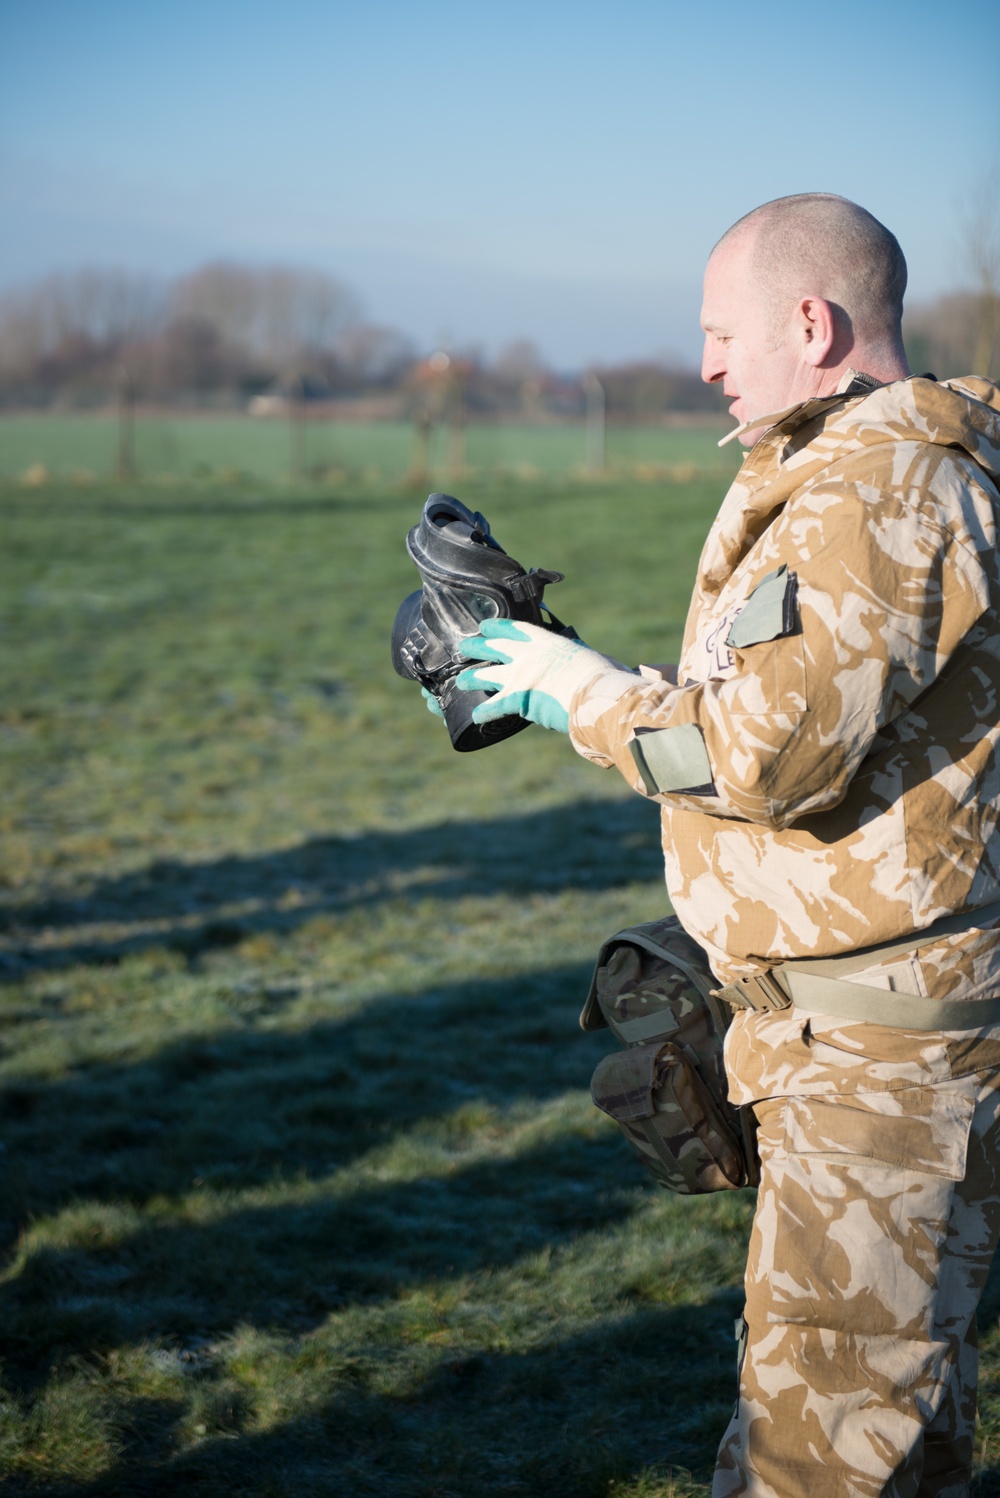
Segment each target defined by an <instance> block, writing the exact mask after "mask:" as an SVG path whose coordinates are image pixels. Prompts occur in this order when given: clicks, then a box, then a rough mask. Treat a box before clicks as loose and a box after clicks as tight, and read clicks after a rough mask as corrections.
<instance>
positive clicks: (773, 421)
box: [719, 369, 881, 447]
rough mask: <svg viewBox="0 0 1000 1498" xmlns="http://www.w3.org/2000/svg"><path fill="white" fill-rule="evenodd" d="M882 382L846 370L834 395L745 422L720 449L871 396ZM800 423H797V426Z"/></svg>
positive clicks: (724, 441)
mask: <svg viewBox="0 0 1000 1498" xmlns="http://www.w3.org/2000/svg"><path fill="white" fill-rule="evenodd" d="M880 385H881V381H879V380H876V379H875V378H874V377H873V376H872V375H868V374H862V373H861V371H860V370H858V369H845V371H844V374H843V378H842V379H841V381H840V384H839V385H838V386H837V388H836V390H835V391H834V393H833V394H832V395H817V396H813V397H812V399H811V400H807V401H796V402H795V404H794V406H785V408H784V410H782V411H770V412H768V413H767V415H765V416H754V417H752V418H751V419H750V420H749V421H744V422H743V423H742V424H741V425H740V426H738V427H734V428H733V430H732V431H731V432H727V433H726V435H725V436H724V437H723V438H722V440H721V441H720V442H719V446H720V447H725V446H726V444H727V443H728V442H734V441H735V440H736V438H737V437H740V436H742V434H743V433H744V432H752V431H754V430H755V429H756V428H757V427H767V428H768V429H770V428H771V427H776V426H778V425H779V424H780V423H781V422H784V421H787V420H788V418H789V417H790V416H794V415H795V414H796V413H800V421H808V419H809V417H810V416H815V415H816V413H817V412H818V411H825V410H826V408H827V407H828V406H829V405H830V404H831V403H832V402H833V401H839V400H845V399H849V398H851V397H853V396H856V395H870V394H871V392H872V391H873V390H878V389H879V388H880ZM798 424H799V423H798V422H796V425H798Z"/></svg>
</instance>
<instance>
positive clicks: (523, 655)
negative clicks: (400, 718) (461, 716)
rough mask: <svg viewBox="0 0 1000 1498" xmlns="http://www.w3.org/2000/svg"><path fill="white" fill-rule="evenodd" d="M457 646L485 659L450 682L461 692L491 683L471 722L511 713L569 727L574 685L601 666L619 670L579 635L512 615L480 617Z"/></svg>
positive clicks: (547, 724) (481, 688)
mask: <svg viewBox="0 0 1000 1498" xmlns="http://www.w3.org/2000/svg"><path fill="white" fill-rule="evenodd" d="M458 648H459V651H460V652H461V654H462V655H466V656H468V657H469V659H470V660H477V661H485V662H488V663H489V664H486V665H481V666H473V667H471V668H470V669H469V670H467V671H463V672H462V673H461V674H460V675H459V676H457V677H456V678H455V685H456V686H457V687H460V688H461V689H462V691H464V692H482V691H492V690H493V689H494V688H496V689H497V691H496V695H495V696H494V697H491V698H490V699H489V701H488V702H483V703H480V705H479V706H478V707H477V708H476V710H475V712H474V713H473V715H472V717H473V721H474V722H475V723H490V722H492V721H493V719H494V718H505V717H507V716H508V715H509V714H511V713H516V714H517V715H518V716H519V717H521V718H527V719H528V721H529V722H531V723H540V724H541V725H542V727H543V728H554V729H556V730H557V731H558V732H559V733H569V709H570V704H571V702H572V701H573V698H574V696H575V695H576V693H577V691H578V690H579V689H580V687H582V686H583V685H584V684H585V683H586V682H588V681H591V680H592V679H593V678H594V677H595V676H598V675H600V674H601V673H602V672H603V671H607V670H616V669H617V670H619V671H620V670H621V668H620V667H618V665H617V662H615V661H609V660H608V659H607V658H606V657H605V656H603V655H599V654H598V652H597V651H596V650H591V649H590V648H589V646H587V645H584V644H583V642H582V641H580V640H569V639H567V638H566V637H565V636H564V635H555V634H552V633H551V631H549V630H547V629H541V628H540V627H539V626H538V625H537V624H524V623H522V622H521V620H514V619H484V620H483V621H482V623H481V624H480V626H479V634H478V635H470V636H469V637H468V638H467V639H465V640H462V641H461V642H460V644H459V647H458ZM494 662H495V663H496V664H493V663H494ZM624 674H625V673H624V672H622V675H624Z"/></svg>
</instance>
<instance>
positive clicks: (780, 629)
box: [726, 563, 798, 650]
mask: <svg viewBox="0 0 1000 1498" xmlns="http://www.w3.org/2000/svg"><path fill="white" fill-rule="evenodd" d="M797 581H798V579H797V577H796V575H795V573H794V572H789V570H788V568H787V566H785V565H784V563H782V565H781V566H780V567H779V568H778V570H777V571H776V572H769V573H768V574H767V576H766V577H765V578H764V579H763V580H762V581H761V582H759V583H758V584H757V586H756V588H754V590H753V592H752V593H751V594H750V597H749V598H748V599H747V601H746V604H745V605H744V608H743V612H742V613H741V614H740V616H739V618H738V619H736V620H735V621H734V622H733V625H732V627H731V629H730V631H729V633H728V635H727V636H726V644H727V645H731V646H732V647H733V649H734V650H745V649H746V647H747V646H748V645H762V644H763V643H764V642H765V640H776V639H778V637H779V636H780V635H790V634H791V633H792V631H793V630H794V628H795V622H796V620H795V588H796V583H797Z"/></svg>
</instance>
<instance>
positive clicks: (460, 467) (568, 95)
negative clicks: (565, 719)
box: [0, 0, 1000, 1498]
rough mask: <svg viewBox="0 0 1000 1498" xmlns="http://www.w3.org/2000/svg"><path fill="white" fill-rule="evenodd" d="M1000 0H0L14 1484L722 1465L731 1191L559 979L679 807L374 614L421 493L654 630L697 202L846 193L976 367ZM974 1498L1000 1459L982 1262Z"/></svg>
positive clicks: (956, 368) (3, 1274) (36, 1486)
mask: <svg viewBox="0 0 1000 1498" xmlns="http://www.w3.org/2000/svg"><path fill="white" fill-rule="evenodd" d="M998 42H1000V8H995V7H993V6H987V5H982V6H978V7H975V8H972V7H967V8H965V9H964V10H956V11H953V12H949V13H948V15H947V19H946V18H945V12H944V10H943V8H942V7H940V6H934V7H932V6H931V5H930V4H929V3H926V0H911V3H909V4H907V5H903V4H901V3H898V0H884V3H882V4H881V5H871V4H865V5H862V4H860V3H857V0H843V3H841V4H840V5H838V6H836V7H827V8H826V9H822V10H817V9H816V8H815V7H813V8H811V9H810V8H807V7H804V6H802V5H791V4H784V3H761V4H757V5H754V6H749V5H739V6H738V5H736V4H734V3H731V0H717V3H715V4H712V5H705V6H701V7H697V8H696V7H694V6H689V5H684V4H679V3H675V0H618V3H617V4H616V5H614V6H613V7H612V6H610V5H608V4H607V3H603V4H601V5H597V4H594V3H592V0H574V3H573V4H572V5H571V4H569V3H568V0H565V3H564V0H533V3H531V4H527V3H522V0H493V3H489V4H480V5H479V6H476V7H473V6H469V5H459V4H457V3H454V0H423V3H422V4H419V5H417V4H413V3H410V4H403V3H402V0H367V3H365V4H364V5H360V4H358V5H348V4H346V3H344V0H323V3H322V4H320V3H313V0H282V3H281V4H274V3H270V4H266V5H265V4H262V3H259V0H240V3H239V4H236V3H235V0H200V3H198V4H194V3H193V0H171V3H170V4H165V3H155V0H154V3H146V4H144V5H136V4H135V3H134V0H133V3H132V4H129V5H126V4H124V3H119V0H86V3H81V0H31V3H28V0H0V214H2V218H3V234H2V235H0V534H2V537H3V545H2V546H0V643H2V647H3V648H2V649H0V838H2V846H3V858H2V861H0V1140H2V1143H0V1160H2V1164H3V1191H2V1192H0V1326H2V1327H3V1342H2V1352H3V1356H2V1361H0V1481H2V1482H3V1485H4V1487H3V1491H4V1498H22V1495H23V1498H123V1495H128V1498H133V1495H139V1494H141V1495H142V1498H175V1495H176V1494H178V1493H183V1494H185V1495H189V1494H190V1495H193V1498H200V1495H204V1498H219V1495H227V1494H234V1495H237V1494H238V1495H240V1498H288V1495H289V1494H294V1495H295V1498H342V1495H349V1498H470V1495H473V1494H474V1495H475V1498H539V1495H545V1498H708V1494H709V1491H710V1483H711V1471H712V1466H713V1462H714V1453H715V1448H716V1445H717V1442H718V1439H719V1435H720V1433H721V1431H722V1430H723V1429H724V1427H725V1424H726V1421H727V1419H728V1417H729V1412H730V1410H731V1408H732V1399H733V1374H734V1368H735V1346H734V1343H733V1341H732V1328H733V1325H734V1322H735V1319H736V1317H737V1316H738V1314H739V1312H740V1307H741V1306H742V1303H743V1296H742V1289H741V1280H742V1273H743V1265H744V1261H745V1251H746V1242H747V1235H748V1232H749V1227H750V1220H751V1214H752V1210H753V1201H752V1192H750V1191H734V1192H720V1193H718V1194H717V1195H711V1196H705V1197H700V1198H693V1199H688V1198H683V1197H680V1196H675V1195H674V1194H672V1193H669V1192H666V1191H662V1190H657V1189H656V1188H655V1187H654V1185H653V1182H652V1180H651V1178H647V1175H646V1173H645V1172H644V1171H643V1169H642V1166H641V1165H640V1164H639V1162H638V1161H636V1160H634V1159H633V1158H632V1157H631V1155H630V1153H629V1151H628V1148H627V1145H626V1144H625V1142H624V1141H623V1140H622V1139H621V1137H620V1136H619V1134H618V1131H617V1129H616V1128H615V1127H614V1125H612V1124H611V1122H610V1120H608V1119H607V1118H605V1116H604V1115H603V1114H601V1113H599V1112H598V1111H597V1110H596V1109H595V1108H594V1107H593V1105H592V1102H591V1096H590V1087H589V1083H590V1076H591V1073H592V1071H593V1069H594V1066H595V1065H596V1064H597V1062H598V1060H599V1058H600V1056H601V1055H602V1053H604V1052H605V1051H607V1050H608V1049H609V1043H608V1041H607V1040H606V1038H605V1037H603V1036H602V1035H601V1034H594V1035H589V1036H584V1035H582V1034H581V1033H580V1031H579V1028H578V1023H577V1016H578V1014H579V1011H580V1007H581V1004H582V1002H583V999H584V997H585V994H586V992H587V988H588V985H589V982H590V977H591V973H592V969H593V962H594V957H595V953H596V948H597V946H598V944H599V942H600V940H601V939H602V938H603V937H604V936H606V935H607V934H608V933H610V932H613V931H616V930H620V929H622V928H623V927H625V926H628V925H631V924H633V923H635V922H637V921H643V920H653V919H655V918H657V917H659V916H661V915H663V914H664V913H665V912H666V910H667V909H668V907H669V899H668V895H667V892H666V891H665V889H664V884H663V859H662V852H661V848H660V841H659V823H658V817H657V807H656V806H655V805H652V804H651V803H649V802H648V801H647V800H645V799H644V798H640V797H638V796H635V795H633V794H632V793H631V792H630V791H629V790H628V788H627V787H626V786H625V784H624V783H623V782H622V781H621V779H620V777H618V776H617V775H614V774H611V775H599V774H598V773H597V772H596V770H595V769H594V767H593V766H592V765H590V764H588V763H587V762H585V761H584V760H583V759H581V758H580V757H579V756H577V755H574V754H572V753H571V752H569V750H568V748H567V745H566V742H565V740H564V738H563V736H562V735H560V734H556V733H545V732H543V731H542V730H541V729H531V730H530V731H529V732H527V733H523V734H518V735H517V736H516V737H514V738H512V739H510V740H508V741H507V742H505V743H503V744H500V745H497V746H496V747H495V748H491V749H489V751H488V752H484V753H481V754H466V755H463V756H462V758H461V759H457V758H456V756H455V755H454V753H453V752H452V750H451V748H450V746H449V744H448V737H447V734H446V733H445V732H444V730H443V729H442V727H441V724H440V723H439V721H438V720H437V719H436V718H434V717H433V716H432V715H431V714H430V713H428V712H427V711H425V707H424V704H423V701H422V699H421V697H420V694H419V692H418V690H417V687H416V684H415V683H414V682H412V681H411V682H406V681H402V680H400V678H399V677H397V676H396V675H395V674H394V672H393V670H392V665H391V661H390V649H389V642H390V633H391V629H392V621H393V618H394V616H395V614H396V610H397V608H398V606H399V603H400V601H401V600H402V599H403V598H404V597H405V596H406V595H408V594H409V593H410V592H411V590H413V589H414V588H415V587H416V586H417V582H418V577H417V574H416V572H415V570H414V568H413V566H412V564H411V562H410V560H409V557H408V556H407V554H406V551H405V547H404V538H405V536H406V534H407V531H408V530H409V528H410V527H411V526H412V525H413V523H414V521H415V520H417V518H418V516H419V514H420V508H421V504H422V501H423V496H424V495H425V494H426V493H427V491H428V489H430V488H432V487H438V486H441V487H448V488H450V489H453V491H454V492H456V493H457V494H459V495H460V496H461V497H462V498H463V499H464V500H465V501H466V502H467V503H468V504H469V505H470V506H471V507H472V508H478V509H481V510H482V511H483V513H485V514H486V515H488V516H489V517H490V521H491V524H492V525H493V527H494V531H495V533H496V534H497V535H498V536H499V537H500V538H501V539H502V541H503V544H504V545H505V546H506V547H508V548H509V549H510V552H511V555H513V556H515V557H517V558H518V559H519V560H520V561H522V562H523V563H524V565H525V566H537V567H546V568H558V569H559V571H560V572H564V573H565V579H564V581H563V582H561V583H560V584H559V587H558V590H557V591H555V590H554V592H553V594H552V595H551V596H552V600H553V606H554V607H555V608H556V609H557V610H558V612H559V614H560V616H561V617H562V618H564V619H566V620H568V621H571V622H572V623H573V624H574V625H576V626H577V627H578V629H579V630H580V633H581V634H582V636H583V638H585V639H586V640H588V641H589V642H590V643H591V644H592V645H594V646H595V647H597V648H599V649H601V650H602V651H606V652H607V653H608V654H609V655H611V656H613V657H615V658H616V659H619V660H622V661H626V662H636V661H669V660H676V659H677V658H678V655H677V652H678V650H679V648H680V641H681V634H682V630H683V626H684V619H685V614H686V610H687V603H688V598H689V596H690V591H691V582H692V578H693V577H694V575H695V569H696V564H697V559H698V556H699V553H700V550H701V547H702V544H703V541H704V537H705V534H706V532H707V531H708V528H709V526H710V524H711V521H712V517H713V516H714V515H715V513H716V512H717V510H718V506H719V502H720V498H721V496H722V494H723V493H724V491H725V488H726V485H727V483H728V481H729V479H730V477H731V475H732V474H733V472H734V471H735V469H736V467H737V464H738V462H739V453H738V451H737V450H736V445H735V444H733V445H731V446H728V447H725V448H723V449H722V450H721V451H720V450H719V448H718V446H717V443H718V440H719V437H720V436H721V435H722V434H723V432H724V431H725V430H726V428H727V427H728V426H729V425H730V422H729V418H728V417H727V415H726V414H725V411H724V409H723V407H722V404H721V403H720V402H719V401H718V399H717V395H716V392H715V391H714V390H712V389H709V388H708V387H707V386H705V385H703V384H702V383H701V381H700V379H699V376H698V362H699V344H700V338H699V332H698V317H699V304H700V280H701V274H702V268H703V265H704V262H705V259H706V256H707V255H708V253H709V251H710V250H711V248H712V246H713V244H714V243H715V242H716V240H717V239H718V238H719V236H720V235H721V234H722V233H723V232H724V231H725V230H726V228H727V227H728V226H729V225H730V224H731V223H732V222H733V221H734V220H735V219H737V218H738V217H740V216H741V215H742V214H744V213H746V212H747V211H748V210H749V209H751V208H753V207H754V206H756V205H757V204H759V203H761V202H763V201H766V200H767V199H770V198H773V197H776V196H779V195H782V194H785V193H792V192H798V191H802V190H808V189H815V188H819V189H825V190H832V191H834V192H839V193H844V194H846V195H847V196H849V197H851V198H854V199H856V200H857V201H859V202H861V203H863V204H864V205H865V206H866V207H867V208H869V209H870V210H871V211H872V212H873V213H875V214H876V215H877V216H878V217H879V218H880V219H881V220H882V221H883V222H884V223H886V224H887V225H889V227H890V228H892V229H893V230H894V231H895V233H896V234H897V235H898V237H899V239H900V241H901V243H902V245H903V247H904V249H905V251H906V254H907V256H908V259H909V263H910V268H911V290H910V295H909V299H908V309H909V310H908V320H907V328H906V332H907V340H908V344H909V350H910V355H911V359H912V362H913V365H914V367H915V368H916V369H918V370H933V371H934V372H935V373H936V374H938V375H939V376H947V375H952V374H962V373H968V372H969V371H970V370H975V369H978V370H979V371H981V372H984V371H986V370H988V369H991V368H992V369H993V370H994V372H996V370H997V364H996V359H997V338H996V330H997V279H998V238H997V222H998V221H997V208H996V205H997V198H998V193H997V160H998V155H997V149H998V140H1000V132H998V129H997V126H998V123H1000V89H998V87H997V82H996V61H997V57H998ZM980 1354H981V1368H982V1376H981V1399H980V1416H979V1423H978V1425H977V1434H976V1472H977V1476H976V1482H975V1485H974V1486H973V1488H972V1492H973V1494H974V1495H975V1498H992V1495H997V1494H1000V1270H998V1271H995V1272H994V1274H993V1276H992V1278H991V1281H990V1284H989V1286H988V1287H987V1292H986V1295H985V1298H984V1300H983V1303H982V1306H981V1310H980Z"/></svg>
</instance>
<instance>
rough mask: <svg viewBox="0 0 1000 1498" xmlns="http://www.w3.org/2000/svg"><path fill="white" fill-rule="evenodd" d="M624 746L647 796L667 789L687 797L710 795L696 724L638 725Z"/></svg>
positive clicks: (705, 752) (707, 766) (706, 760)
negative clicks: (639, 726) (632, 737)
mask: <svg viewBox="0 0 1000 1498" xmlns="http://www.w3.org/2000/svg"><path fill="white" fill-rule="evenodd" d="M628 747H629V750H630V751H631V754H632V758H633V759H634V760H635V765H636V769H637V770H638V771H639V774H640V775H641V776H642V783H643V786H644V787H645V790H646V795H647V796H659V795H663V794H665V793H666V792H668V791H684V792H685V793H686V794H687V795H689V796H711V795H713V794H714V792H715V785H714V782H713V780H712V766H711V764H710V763H709V758H708V750H707V749H706V748H705V740H704V737H703V735H702V731H701V729H700V728H699V727H698V725H697V724H696V723H681V724H679V725H678V726H677V727H676V728H639V729H637V730H636V736H635V738H634V739H632V741H631V743H630V744H629V746H628Z"/></svg>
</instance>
